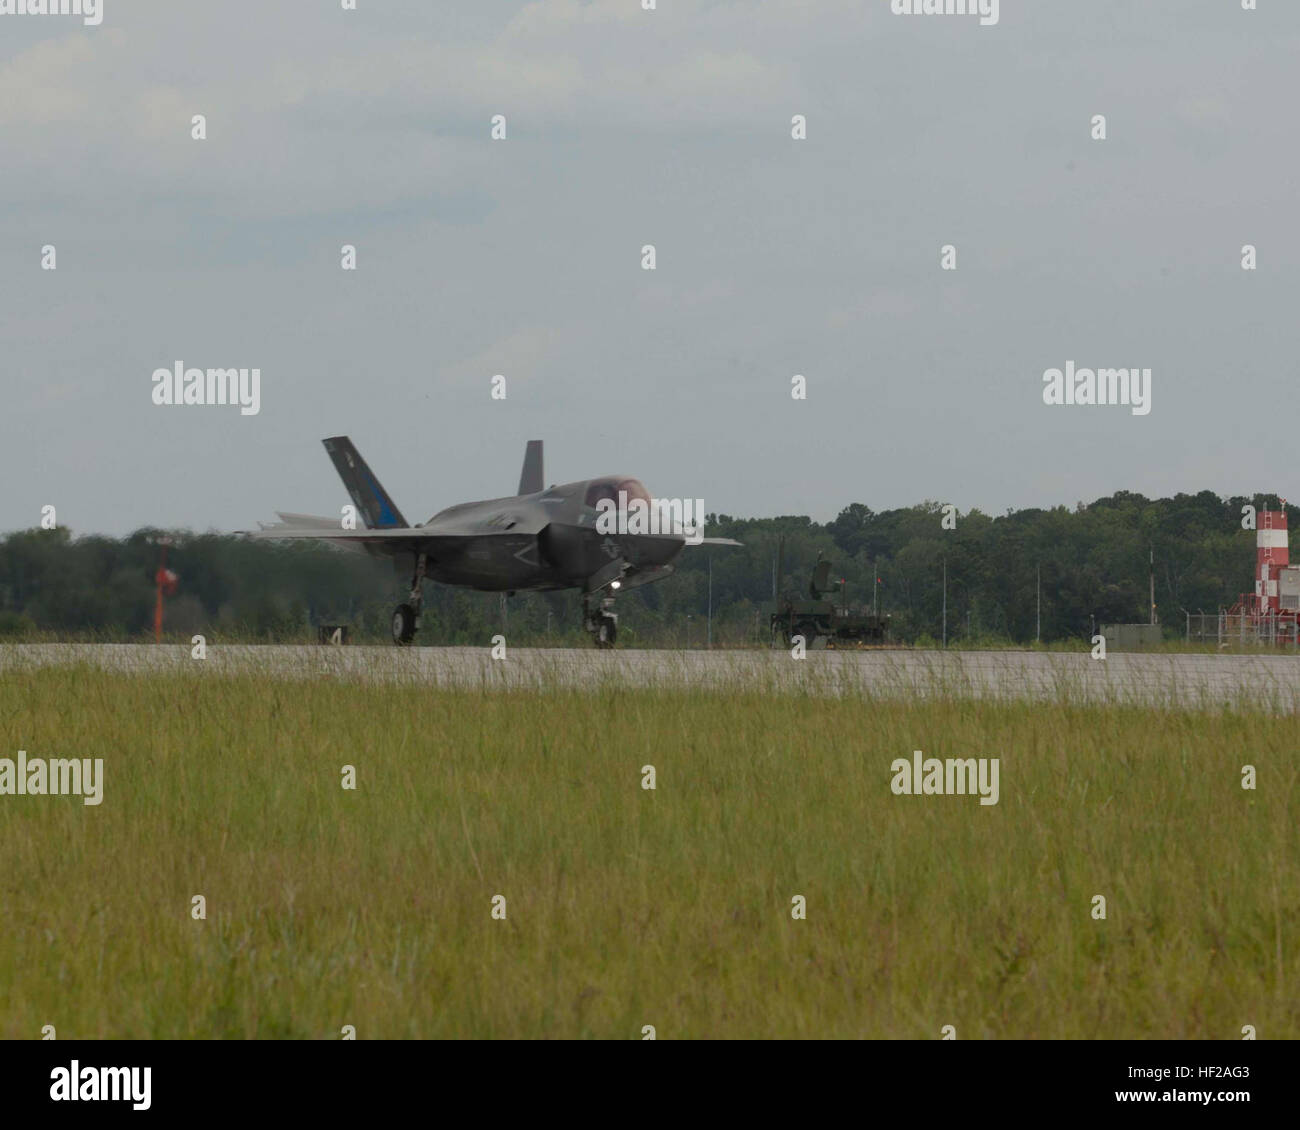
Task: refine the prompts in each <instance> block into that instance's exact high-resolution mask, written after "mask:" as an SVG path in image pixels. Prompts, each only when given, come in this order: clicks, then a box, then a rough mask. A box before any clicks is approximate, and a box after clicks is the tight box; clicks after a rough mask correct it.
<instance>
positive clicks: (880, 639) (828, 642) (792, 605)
mask: <svg viewBox="0 0 1300 1130" xmlns="http://www.w3.org/2000/svg"><path fill="white" fill-rule="evenodd" d="M780 561H781V565H780V566H779V568H778V575H779V576H780V577H781V582H782V583H784V581H785V575H784V573H783V572H782V571H781V570H783V569H784V565H785V544H784V542H782V545H781V550H780ZM830 571H831V563H830V562H829V561H825V560H823V559H822V555H821V554H820V553H818V555H817V564H816V565H815V566H814V567H813V575H812V580H811V581H809V583H808V597H809V599H807V600H803V599H800V598H799V597H798V595H797V594H793V593H788V592H787V593H784V594H782V595H781V596H780V597H778V598H777V601H776V608H775V610H774V611H773V612H772V616H771V627H772V641H773V645H774V646H776V645H777V644H778V642H783V643H784V644H785V645H786V646H793V645H794V642H795V637H796V636H802V637H803V641H804V646H805V647H812V646H814V641H821V642H822V644H823V646H825V647H827V648H829V649H831V650H834V649H837V648H865V647H883V646H886V645H887V644H888V643H889V615H888V613H885V614H883V615H878V614H877V613H875V612H873V611H872V610H871V609H869V608H865V607H857V606H854V605H850V604H849V603H848V601H847V599H846V596H845V583H844V581H843V579H841V580H840V581H839V584H838V588H839V596H840V599H839V603H836V601H835V599H834V596H835V589H836V587H837V586H836V585H834V584H832V583H831V580H830Z"/></svg>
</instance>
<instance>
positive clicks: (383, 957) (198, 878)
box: [0, 668, 1300, 1039]
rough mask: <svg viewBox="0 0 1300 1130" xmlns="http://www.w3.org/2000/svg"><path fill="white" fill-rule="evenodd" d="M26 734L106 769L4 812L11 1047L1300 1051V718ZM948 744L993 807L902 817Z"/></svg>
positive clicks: (419, 701)
mask: <svg viewBox="0 0 1300 1130" xmlns="http://www.w3.org/2000/svg"><path fill="white" fill-rule="evenodd" d="M0 718H3V747H4V748H2V749H0V756H3V757H8V758H11V759H12V758H14V757H15V756H16V751H17V750H20V749H22V750H25V751H27V756H28V758H29V759H30V758H37V757H44V758H55V757H83V758H103V759H104V780H105V784H104V799H103V803H102V804H100V805H98V806H93V807H92V806H86V805H84V804H83V803H82V801H81V799H80V798H77V797H68V796H62V797H50V796H45V797H36V796H0V850H2V851H3V860H4V865H3V867H2V868H0V910H2V912H3V921H4V930H3V939H4V940H3V943H0V1036H4V1037H8V1038H25V1039H35V1038H39V1035H40V1031H41V1028H42V1027H43V1026H44V1025H47V1024H52V1025H54V1026H55V1027H56V1029H57V1032H58V1036H59V1038H60V1039H70V1038H79V1037H91V1038H97V1037H126V1038H167V1037H174V1038H243V1037H258V1038H279V1037H285V1038H324V1039H336V1038H339V1035H340V1032H341V1029H342V1028H343V1026H344V1025H349V1024H350V1025H354V1026H355V1028H356V1034H357V1037H358V1038H360V1039H365V1038H380V1037H424V1038H450V1037H552V1038H566V1037H599V1038H616V1039H639V1038H641V1035H642V1028H643V1026H644V1025H653V1026H655V1028H656V1031H657V1035H658V1037H659V1038H660V1039H669V1038H699V1037H744V1038H768V1037H795V1038H798V1037H888V1038H922V1039H937V1038H939V1036H940V1031H941V1029H942V1027H943V1026H944V1025H953V1026H954V1027H955V1029H956V1033H957V1037H958V1038H959V1039H976V1038H1051V1037H1069V1038H1120V1037H1172V1038H1215V1039H1238V1038H1240V1036H1241V1029H1242V1026H1243V1025H1247V1024H1249V1025H1253V1026H1254V1027H1255V1028H1256V1030H1257V1032H1258V1034H1259V1037H1260V1038H1284V1037H1289V1038H1295V1037H1297V1036H1300V949H1298V947H1297V930H1298V928H1300V836H1298V834H1297V825H1298V823H1300V793H1298V792H1297V777H1298V775H1300V769H1297V760H1296V745H1297V728H1296V721H1295V718H1294V717H1277V716H1267V715H1264V714H1257V715H1256V714H1231V713H1219V714H1209V713H1196V712H1191V711H1182V712H1160V711H1154V710H1141V709H1135V708H1133V709H1130V708H1123V707H1117V706H1096V707H1085V706H1077V705H1067V704H1057V705H1054V706H1053V705H1048V706H1043V705H1032V704H1019V705H1017V704H1006V703H1002V704H994V703H991V702H982V703H981V702H973V701H967V702H933V701H930V702H924V703H909V702H897V701H895V702H887V701H880V702H872V701H868V700H864V699H861V698H843V699H837V700H824V699H817V698H811V697H803V696H799V695H785V696H766V695H762V694H758V693H754V694H744V693H720V692H711V691H689V690H682V691H633V690H619V689H613V688H611V689H608V690H603V691H599V692H596V693H573V692H570V691H553V692H517V693H503V692H500V691H494V690H481V691H468V690H466V691H454V692H451V691H438V690H432V689H430V688H421V687H403V686H383V685H379V686H376V685H364V686H361V685H352V684H347V683H340V682H338V681H332V680H321V681H309V682H301V683H293V682H291V683H276V682H262V681H260V680H259V679H258V678H257V677H256V676H252V675H249V676H233V677H224V676H223V677H212V676H210V675H208V676H205V675H203V674H193V675H190V674H185V675H176V676H171V675H167V676H158V677H149V678H139V677H129V676H123V675H117V674H112V673H106V672H102V671H98V670H91V669H88V668H59V669H49V670H43V671H35V672H13V671H10V672H7V673H5V674H4V675H3V676H0ZM916 749H919V750H923V751H924V752H925V754H926V755H927V756H935V757H940V758H943V757H977V758H978V757H998V758H1000V759H1001V761H1000V768H1001V773H1000V786H1001V787H1000V800H999V803H998V804H996V805H993V806H982V805H980V804H979V803H978V801H977V799H976V798H975V797H972V796H895V795H894V794H893V793H892V792H891V790H890V780H891V771H890V763H891V761H893V759H895V758H899V757H902V758H908V757H910V755H911V753H912V751H913V750H916ZM1247 764H1249V765H1253V766H1255V768H1256V772H1257V775H1258V787H1257V788H1256V789H1255V790H1253V791H1248V790H1244V789H1243V788H1242V787H1241V772H1242V766H1243V765H1247ZM345 765H351V766H355V769H356V778H357V788H356V789H355V790H345V789H343V788H342V787H341V781H342V770H343V767H344V766H345ZM645 765H653V766H654V767H655V769H656V776H657V781H656V785H657V787H656V788H655V789H654V790H653V791H649V790H646V789H643V788H642V787H641V785H642V767H643V766H645ZM195 895H202V896H204V898H205V899H206V913H207V917H206V919H204V920H196V919H195V918H193V917H192V916H191V905H192V904H191V900H192V898H193V896H195ZM495 895H503V896H505V898H506V917H505V919H504V920H501V919H494V918H493V917H492V915H491V909H492V899H493V896H495ZM795 895H803V896H804V897H805V898H806V900H807V918H806V919H805V920H795V919H793V918H792V916H791V905H792V904H791V900H792V897H793V896H795ZM1096 895H1103V896H1105V898H1106V902H1107V917H1106V919H1105V920H1097V919H1095V918H1094V917H1093V916H1092V915H1093V910H1092V908H1093V898H1094V896H1096Z"/></svg>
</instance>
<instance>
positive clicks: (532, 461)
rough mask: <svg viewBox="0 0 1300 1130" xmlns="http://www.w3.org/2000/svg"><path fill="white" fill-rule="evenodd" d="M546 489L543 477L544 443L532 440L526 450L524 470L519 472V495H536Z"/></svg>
mask: <svg viewBox="0 0 1300 1130" xmlns="http://www.w3.org/2000/svg"><path fill="white" fill-rule="evenodd" d="M545 488H546V482H545V480H544V479H543V476H542V441H541V440H540V439H530V440H529V441H528V446H527V447H526V448H524V468H523V470H522V471H520V472H519V493H520V494H536V493H537V492H538V491H539V490H544V489H545Z"/></svg>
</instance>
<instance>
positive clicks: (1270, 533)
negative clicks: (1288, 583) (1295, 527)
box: [1255, 510, 1291, 615]
mask: <svg viewBox="0 0 1300 1130" xmlns="http://www.w3.org/2000/svg"><path fill="white" fill-rule="evenodd" d="M1289 564H1291V551H1290V548H1289V547H1288V544H1287V530H1286V511H1285V510H1264V511H1261V512H1260V515H1259V518H1258V520H1257V522H1256V526H1255V603H1256V607H1257V609H1258V611H1259V612H1260V613H1261V614H1263V615H1276V614H1277V611H1278V592H1277V581H1278V575H1279V574H1280V573H1281V572H1282V570H1283V569H1285V568H1286V567H1287V566H1288V565H1289Z"/></svg>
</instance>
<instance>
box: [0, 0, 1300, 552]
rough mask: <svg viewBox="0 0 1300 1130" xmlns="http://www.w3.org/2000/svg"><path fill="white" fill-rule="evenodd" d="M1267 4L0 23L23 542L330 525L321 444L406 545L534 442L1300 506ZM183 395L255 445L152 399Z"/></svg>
mask: <svg viewBox="0 0 1300 1130" xmlns="http://www.w3.org/2000/svg"><path fill="white" fill-rule="evenodd" d="M1259 7H1260V9H1261V10H1259V11H1255V12H1245V11H1242V10H1241V4H1240V0H1142V2H1140V3H1137V2H1134V0H1003V2H1002V4H1001V5H1000V19H999V22H998V23H997V25H996V26H990V27H983V26H980V24H979V21H978V19H977V18H975V17H968V16H955V15H954V16H942V17H940V16H896V15H893V14H892V13H891V11H890V3H889V0H851V2H850V0H726V2H723V0H659V4H658V10H656V11H651V12H646V11H643V10H642V9H641V3H640V0H592V2H586V3H584V2H581V0H544V2H540V3H521V2H507V0H475V2H473V3H469V2H456V3H453V2H451V0H435V2H429V0H359V3H358V10H357V11H344V10H342V7H341V4H340V2H339V0H221V2H220V3H200V2H194V0H190V2H186V3H177V2H175V0H105V10H104V19H103V23H102V25H101V26H99V27H85V26H83V24H82V21H81V20H80V19H79V18H76V17H57V16H30V15H25V16H6V15H0V177H2V179H3V186H4V193H3V196H4V206H3V208H2V209H0V280H2V286H0V374H2V375H0V384H2V388H0V391H2V393H3V402H2V405H0V453H2V454H0V467H2V468H3V470H4V481H5V484H6V489H5V490H4V491H2V492H0V530H11V529H16V528H22V527H29V526H33V525H36V524H37V523H38V522H39V519H40V508H41V507H42V506H43V505H46V504H53V505H55V506H56V507H57V512H58V520H59V524H60V525H66V526H70V527H71V528H72V529H73V530H74V531H75V532H77V533H85V532H105V533H112V534H122V533H126V532H128V531H130V530H132V529H135V528H137V527H140V526H142V525H163V526H175V527H190V528H194V529H199V530H203V529H208V528H216V529H220V530H238V529H246V528H253V527H255V523H256V522H257V521H258V520H259V519H262V520H269V519H271V518H272V516H273V513H274V511H275V510H277V509H286V510H294V511H305V512H311V513H318V514H332V515H337V513H338V508H339V506H340V505H342V504H343V503H344V502H346V501H347V499H346V495H345V493H344V491H343V487H342V485H341V483H340V482H339V481H338V479H337V477H336V476H335V474H334V472H333V469H332V468H331V466H330V464H329V461H328V458H327V457H326V455H325V453H324V451H323V449H322V448H321V446H320V440H321V438H322V437H324V436H329V435H334V434H339V433H346V434H348V435H350V436H352V438H353V440H354V441H355V442H356V444H357V446H358V447H359V448H360V450H361V451H362V453H363V454H364V455H365V456H366V457H367V459H368V460H369V461H370V464H371V466H372V467H373V468H374V470H375V471H376V473H377V474H378V476H379V477H380V478H381V479H382V480H383V482H384V484H385V485H386V486H387V487H388V489H389V491H390V492H391V493H392V495H393V496H394V498H395V499H396V501H397V502H398V504H399V505H400V506H401V507H402V508H403V509H404V511H405V512H406V515H407V517H408V518H410V519H411V520H412V521H422V520H424V519H425V518H427V517H428V516H430V515H431V514H433V513H434V512H435V511H436V510H439V509H441V508H442V507H444V506H447V505H450V504H452V503H455V502H459V501H465V500H468V499H473V498H483V497H493V496H497V495H501V494H508V493H511V492H512V491H513V490H514V488H515V485H516V483H517V479H518V474H519V464H520V462H521V459H522V455H523V448H524V443H525V441H526V440H528V439H532V438H540V439H543V440H545V442H546V478H547V481H548V482H560V481H569V480H573V479H580V478H586V477H590V476H593V475H597V474H603V473H609V472H625V473H628V474H633V475H636V476H638V477H640V478H641V479H642V480H643V481H644V482H645V483H646V484H647V486H648V487H649V489H650V490H651V492H652V493H653V494H656V495H659V496H666V497H672V496H678V497H700V498H703V499H704V500H705V504H706V506H707V507H708V509H710V510H717V511H721V512H725V513H729V514H733V515H738V516H769V515H776V514H788V513H808V514H811V515H813V516H814V517H815V518H817V519H819V520H825V519H828V518H831V517H833V516H834V515H835V514H836V513H837V512H838V511H839V510H840V509H841V508H842V507H843V506H845V505H847V504H848V503H851V502H864V503H866V504H867V505H869V506H871V507H872V508H873V509H877V510H879V509H886V508H890V507H896V506H905V505H910V504H912V503H915V502H919V501H921V500H923V499H934V500H939V501H943V502H952V503H955V504H957V506H958V507H959V508H960V509H961V510H963V511H964V510H966V509H967V508H969V507H972V506H978V507H980V508H981V509H983V510H985V511H988V512H993V513H1001V512H1003V511H1004V510H1006V509H1007V508H1009V507H1014V508H1020V507H1026V506H1050V505H1055V504H1058V503H1065V504H1068V505H1073V504H1074V503H1075V502H1076V501H1079V500H1083V501H1090V500H1092V499H1094V498H1096V497H1098V496H1100V495H1105V494H1109V493H1111V492H1113V491H1116V490H1121V489H1125V490H1135V491H1140V492H1143V493H1145V494H1149V495H1164V494H1172V493H1175V492H1178V491H1190V492H1194V491H1198V490H1203V489H1210V490H1213V491H1216V492H1218V493H1220V494H1232V493H1250V492H1253V491H1277V492H1280V493H1281V494H1283V495H1291V496H1293V497H1297V498H1300V483H1297V482H1296V481H1295V480H1296V475H1295V464H1296V460H1295V458H1294V452H1293V449H1294V443H1295V437H1296V435H1297V433H1300V413H1297V408H1300V395H1298V394H1297V353H1298V349H1297V326H1300V317H1298V316H1297V312H1296V302H1297V296H1298V295H1300V286H1298V285H1297V284H1298V283H1300V272H1297V268H1296V263H1297V256H1298V255H1300V220H1298V219H1297V217H1298V215H1300V209H1298V207H1297V195H1298V190H1300V185H1298V184H1297V171H1298V170H1300V145H1298V144H1297V140H1296V138H1297V132H1296V117H1297V107H1298V106H1300V97H1298V94H1300V74H1298V73H1297V70H1296V63H1297V59H1298V58H1300V3H1296V2H1295V0H1260V3H1259ZM195 114H203V115H205V116H206V118H207V130H208V138H207V140H206V141H195V140H193V139H192V138H191V119H192V117H193V116H194V115H195ZM495 114H503V115H505V117H506V123H507V139H506V140H504V141H494V140H492V139H491V137H490V131H491V119H492V116H493V115H495ZM795 114H803V115H806V118H807V133H808V137H807V140H802V141H796V140H793V139H792V137H791V118H792V116H793V115H795ZM1094 114H1104V115H1106V119H1107V134H1108V137H1107V140H1105V141H1103V142H1099V141H1094V140H1092V137H1091V132H1092V123H1091V119H1092V116H1093V115H1094ZM1247 243H1249V244H1254V245H1255V246H1257V248H1258V256H1259V268H1258V270H1257V271H1255V272H1253V273H1251V272H1246V271H1243V270H1242V269H1241V248H1242V246H1243V245H1244V244H1247ZM47 244H48V245H54V246H55V247H56V249H57V270H55V271H46V270H42V269H41V249H42V247H43V246H45V245H47ZM344 244H353V245H355V246H356V248H357V255H358V269H357V270H356V271H355V272H345V271H343V270H341V269H340V248H341V247H342V245H344ZM644 244H653V245H654V246H655V248H656V253H657V269H656V270H654V271H653V272H649V271H644V270H642V269H641V248H642V246H643V245H644ZM945 244H952V245H954V246H955V247H956V249H957V270H956V271H943V270H941V269H940V249H941V247H942V246H943V245H945ZM177 361H183V362H184V363H185V365H186V366H196V367H201V368H208V367H227V366H229V367H247V368H253V367H257V368H259V369H260V370H261V410H260V412H259V413H258V414H257V415H255V416H251V415H248V416H246V415H241V414H240V412H239V410H238V409H237V408H232V407H220V406H189V407H164V406H157V405H155V404H154V403H153V402H152V398H151V393H152V390H153V382H152V379H151V375H152V373H153V372H154V370H155V369H157V368H159V367H167V368H170V367H172V366H173V365H174V364H175V363H176V362H177ZM1067 361H1074V362H1075V363H1076V364H1077V365H1079V366H1093V367H1096V366H1114V367H1127V366H1132V367H1142V368H1150V369H1151V370H1152V407H1151V411H1150V414H1149V415H1145V416H1137V415H1134V414H1133V413H1132V412H1131V411H1130V410H1129V408H1127V407H1124V406H1107V407H1095V406H1093V407H1085V406H1077V405H1076V406H1049V405H1045V404H1044V403H1043V395H1042V393H1043V373H1044V370H1046V369H1049V368H1052V367H1063V366H1064V365H1065V363H1066V362H1067ZM498 373H500V374H503V375H505V377H506V381H507V385H506V388H507V398H506V399H505V400H504V401H500V400H493V399H492V398H491V396H490V389H491V378H492V377H493V375H495V374H498ZM794 374H801V375H804V376H805V377H806V378H807V387H808V395H807V400H805V401H796V400H793V399H792V398H791V395H790V390H791V377H792V376H793V375H794Z"/></svg>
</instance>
